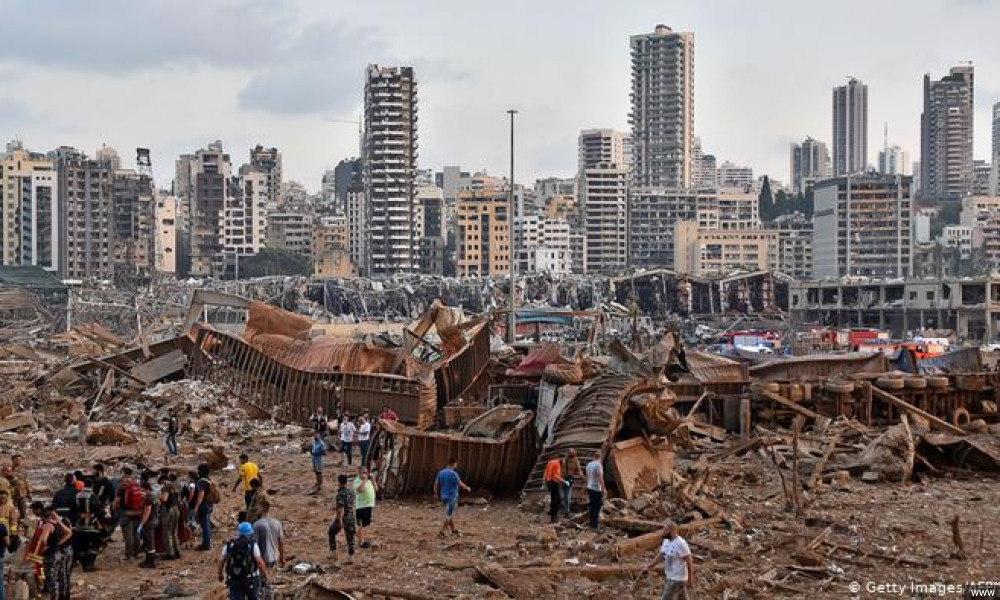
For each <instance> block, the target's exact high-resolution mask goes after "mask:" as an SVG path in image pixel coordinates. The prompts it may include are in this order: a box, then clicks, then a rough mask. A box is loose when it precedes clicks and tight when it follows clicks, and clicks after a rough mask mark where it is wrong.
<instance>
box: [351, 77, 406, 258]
mask: <svg viewBox="0 0 1000 600" xmlns="http://www.w3.org/2000/svg"><path fill="white" fill-rule="evenodd" d="M364 145H365V147H364V151H365V154H364V157H363V158H364V186H365V201H366V204H367V206H366V212H367V217H368V218H367V221H368V224H367V225H368V231H367V235H368V236H369V239H370V244H369V248H368V251H369V259H370V270H369V272H368V273H366V274H367V275H387V274H391V273H396V272H413V271H416V270H417V269H418V268H419V261H418V249H419V248H418V246H419V244H418V236H417V222H416V213H417V206H416V190H415V187H414V178H415V176H416V170H417V81H416V79H414V77H413V68H412V67H381V66H379V65H369V66H368V69H367V72H366V78H365V137H364Z"/></svg>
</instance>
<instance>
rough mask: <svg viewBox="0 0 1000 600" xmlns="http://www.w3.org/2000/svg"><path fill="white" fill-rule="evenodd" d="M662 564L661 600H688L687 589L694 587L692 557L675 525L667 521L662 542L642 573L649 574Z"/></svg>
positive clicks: (685, 541)
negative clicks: (663, 575)
mask: <svg viewBox="0 0 1000 600" xmlns="http://www.w3.org/2000/svg"><path fill="white" fill-rule="evenodd" d="M661 561H662V562H663V572H664V574H665V575H666V576H667V581H666V583H665V584H664V586H663V593H662V594H661V595H660V598H661V599H662V600H688V588H690V587H692V586H694V582H695V579H694V557H692V556H691V549H690V548H689V547H688V543H687V540H685V539H684V538H682V537H681V536H680V529H679V528H678V527H677V523H674V522H673V521H667V522H666V523H664V525H663V542H662V543H661V544H660V547H659V549H658V550H657V551H656V556H654V557H653V560H652V561H650V563H649V564H648V565H646V568H645V569H644V570H643V573H649V572H650V571H652V570H653V569H654V568H655V567H656V565H658V564H659V563H660V562H661Z"/></svg>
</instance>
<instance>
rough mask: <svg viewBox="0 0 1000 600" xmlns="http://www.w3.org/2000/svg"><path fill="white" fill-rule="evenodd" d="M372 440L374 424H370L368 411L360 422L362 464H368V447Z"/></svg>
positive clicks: (359, 439) (359, 438)
mask: <svg viewBox="0 0 1000 600" xmlns="http://www.w3.org/2000/svg"><path fill="white" fill-rule="evenodd" d="M371 439H372V424H371V423H369V422H368V411H367V410H366V411H365V412H364V414H363V415H361V419H360V420H359V421H358V446H360V448H361V464H362V466H364V465H367V464H368V445H369V444H370V443H371Z"/></svg>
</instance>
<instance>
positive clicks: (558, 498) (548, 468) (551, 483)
mask: <svg viewBox="0 0 1000 600" xmlns="http://www.w3.org/2000/svg"><path fill="white" fill-rule="evenodd" d="M565 458H566V457H565V456H563V455H561V454H559V455H556V456H554V457H552V460H550V461H549V462H547V463H546V464H545V487H547V488H548V490H549V520H550V521H551V522H552V523H555V522H556V521H557V517H558V515H559V507H560V506H561V505H562V489H563V487H565V486H566V480H565V479H563V476H562V463H563V460H564V459H565Z"/></svg>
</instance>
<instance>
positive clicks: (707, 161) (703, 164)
mask: <svg viewBox="0 0 1000 600" xmlns="http://www.w3.org/2000/svg"><path fill="white" fill-rule="evenodd" d="M692 148H693V150H692V158H691V169H692V175H691V179H692V182H691V185H692V186H693V187H694V188H695V189H698V190H714V189H716V188H717V187H718V186H719V181H718V176H719V172H718V162H717V161H716V159H715V155H714V154H705V152H704V150H703V149H702V147H701V138H699V137H697V136H696V137H695V138H694V145H693V146H692Z"/></svg>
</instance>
